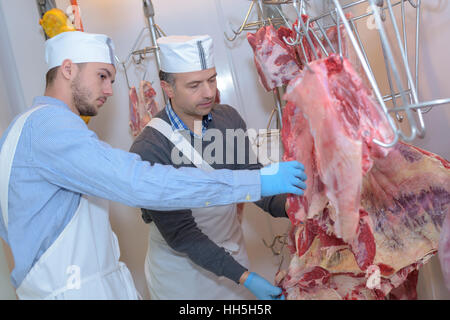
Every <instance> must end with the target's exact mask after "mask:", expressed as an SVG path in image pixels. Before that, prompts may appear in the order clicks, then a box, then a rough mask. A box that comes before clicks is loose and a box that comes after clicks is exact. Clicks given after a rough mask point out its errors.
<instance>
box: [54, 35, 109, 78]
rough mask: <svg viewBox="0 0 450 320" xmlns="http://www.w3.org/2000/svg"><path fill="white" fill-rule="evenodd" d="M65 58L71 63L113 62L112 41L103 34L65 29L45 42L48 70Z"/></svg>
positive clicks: (57, 65)
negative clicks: (65, 30)
mask: <svg viewBox="0 0 450 320" xmlns="http://www.w3.org/2000/svg"><path fill="white" fill-rule="evenodd" d="M66 59H70V60H72V62H73V63H85V62H103V63H108V64H112V65H115V64H114V43H113V41H112V40H111V38H109V37H108V36H106V35H104V34H93V33H86V32H81V31H67V32H63V33H60V34H58V35H57V36H54V37H53V38H51V39H49V40H47V41H46V42H45V60H46V62H47V66H48V70H50V69H52V68H54V67H59V66H61V65H62V63H63V61H64V60H66Z"/></svg>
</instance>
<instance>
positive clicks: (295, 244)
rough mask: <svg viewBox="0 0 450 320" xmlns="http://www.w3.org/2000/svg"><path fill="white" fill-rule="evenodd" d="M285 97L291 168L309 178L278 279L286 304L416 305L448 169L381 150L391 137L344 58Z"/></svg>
mask: <svg viewBox="0 0 450 320" xmlns="http://www.w3.org/2000/svg"><path fill="white" fill-rule="evenodd" d="M285 98H286V99H287V100H289V101H290V102H289V103H288V105H287V106H286V108H285V112H284V118H283V124H284V126H283V131H282V136H283V144H284V147H285V155H284V160H292V159H296V160H299V161H300V162H302V163H303V164H304V165H305V170H306V173H307V175H308V177H309V182H308V189H307V192H306V193H305V195H304V197H297V196H290V197H289V199H288V202H289V210H288V214H289V217H290V219H291V221H292V223H293V226H294V228H295V230H294V231H292V234H293V239H291V248H292V249H293V251H294V252H295V254H294V255H293V259H292V261H291V265H290V267H289V270H288V272H287V273H286V272H282V273H280V274H279V275H278V276H277V279H278V282H279V284H280V285H281V286H282V287H283V289H284V290H285V292H286V294H287V297H288V299H319V298H323V299H335V298H336V299H380V298H385V297H386V296H388V295H389V294H391V297H403V298H404V297H407V298H414V297H416V294H415V283H416V282H417V270H418V268H419V267H420V266H421V265H422V264H423V263H425V262H426V261H427V260H428V259H429V258H430V257H431V256H432V255H433V254H435V253H436V251H437V248H438V243H439V234H440V230H441V227H442V224H443V220H444V217H445V215H446V214H447V212H448V211H449V207H450V170H449V169H450V165H449V162H448V161H446V160H444V159H442V158H440V157H439V156H437V155H434V154H431V153H429V152H426V151H424V150H421V149H418V148H415V147H413V146H410V145H407V144H404V143H398V144H397V145H396V146H395V147H394V148H391V149H384V148H381V147H379V146H378V145H376V144H374V143H373V141H372V139H373V138H376V139H378V140H381V141H389V140H390V139H391V137H392V134H393V133H392V130H391V129H390V127H389V125H388V123H387V119H386V118H385V117H384V114H383V113H382V112H381V111H380V109H379V108H380V107H379V106H378V105H377V104H376V103H375V100H374V99H373V98H372V97H371V95H370V91H368V90H367V88H365V85H364V84H363V83H362V81H361V80H360V78H359V77H358V75H357V74H356V73H355V72H354V70H353V69H352V67H351V65H350V64H349V62H348V61H347V60H346V59H343V60H342V61H341V59H340V58H339V57H338V56H336V55H332V56H330V57H329V58H327V59H323V60H317V61H314V62H312V63H311V64H309V69H305V70H304V71H303V72H302V74H301V75H300V76H298V78H296V79H295V80H293V81H291V83H290V84H289V87H288V89H287V94H286V96H285ZM310 187H311V190H309V189H310ZM405 286H409V287H410V289H411V288H413V289H414V290H409V291H408V290H402V288H404V287H405ZM394 289H395V290H394ZM391 291H392V292H391ZM405 292H410V294H409V295H406V296H405V295H404V294H403V293H405Z"/></svg>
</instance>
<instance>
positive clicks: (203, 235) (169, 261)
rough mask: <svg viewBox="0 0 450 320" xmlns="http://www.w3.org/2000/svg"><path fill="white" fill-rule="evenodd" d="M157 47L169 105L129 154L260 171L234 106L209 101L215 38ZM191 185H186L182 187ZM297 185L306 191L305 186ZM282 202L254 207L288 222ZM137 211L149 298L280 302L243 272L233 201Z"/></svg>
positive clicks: (174, 40) (178, 39) (163, 41)
mask: <svg viewBox="0 0 450 320" xmlns="http://www.w3.org/2000/svg"><path fill="white" fill-rule="evenodd" d="M158 45H159V47H160V52H161V69H162V72H161V73H160V78H161V86H162V88H163V89H164V91H165V93H166V94H167V96H168V97H169V98H170V103H168V104H167V106H166V108H165V109H164V110H162V111H161V112H160V113H159V114H158V115H157V116H156V117H155V118H154V119H153V120H152V121H150V123H149V125H148V126H147V127H146V128H145V129H144V131H143V132H142V133H141V135H140V136H139V137H138V138H137V139H136V140H135V142H134V143H133V146H132V147H131V150H130V151H132V152H135V153H137V154H139V155H140V156H141V157H142V159H144V160H147V161H149V162H150V163H160V164H172V165H174V166H176V167H193V166H194V165H195V166H197V167H199V168H202V169H204V170H206V171H209V172H211V171H212V170H214V169H231V170H239V169H260V168H261V165H260V164H259V163H257V162H256V158H255V156H254V154H253V153H252V149H251V146H250V144H249V140H248V138H247V136H246V135H245V131H246V124H245V122H244V120H243V119H242V118H241V117H240V116H239V114H238V112H237V111H236V110H235V109H233V108H232V107H230V106H228V105H217V104H215V103H214V101H215V97H216V91H217V83H216V77H217V73H216V69H215V67H214V60H213V42H212V39H211V38H210V37H209V36H195V37H186V36H171V37H164V38H160V39H158ZM230 129H231V130H230ZM180 153H182V154H183V156H181V155H180ZM252 160H253V162H252ZM283 165H284V164H280V166H283ZM302 179H303V180H305V179H306V176H304V175H302ZM190 183H191V181H190V180H186V181H185V183H184V185H185V187H186V188H189V187H190ZM300 186H301V188H303V189H304V188H306V185H305V184H304V183H303V182H302V183H301V184H300ZM285 203H286V195H281V196H276V197H268V198H264V199H262V200H261V201H258V202H256V204H257V205H258V206H260V207H261V208H262V209H264V210H265V211H267V212H269V213H270V214H272V215H273V216H275V217H287V216H286V211H285ZM142 211H143V218H144V221H145V222H146V223H150V236H149V245H148V251H147V257H146V263H145V273H146V278H147V284H148V288H149V290H150V295H151V298H152V299H252V298H254V296H256V297H257V298H259V299H280V298H282V297H281V296H280V295H281V289H280V288H277V287H274V286H273V285H272V284H270V283H269V282H268V281H267V280H265V279H263V278H261V277H260V276H259V275H257V274H255V273H250V272H249V271H248V268H249V262H248V257H247V252H246V249H245V244H244V238H243V234H242V229H241V225H240V223H239V221H238V217H237V212H236V211H237V210H236V205H235V204H232V205H226V206H215V207H209V208H202V209H193V208H192V207H186V208H185V209H184V210H179V211H177V212H176V213H175V212H172V213H169V212H164V211H156V210H147V209H143V210H142ZM212 213H214V215H213V214H212ZM242 285H243V286H242ZM245 288H247V289H248V290H247V289H245ZM250 292H251V293H253V295H251V294H250Z"/></svg>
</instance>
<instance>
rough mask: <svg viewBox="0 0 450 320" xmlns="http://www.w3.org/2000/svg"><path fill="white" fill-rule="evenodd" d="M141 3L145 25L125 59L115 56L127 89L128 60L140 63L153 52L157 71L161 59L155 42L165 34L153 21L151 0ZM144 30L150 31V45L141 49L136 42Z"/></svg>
mask: <svg viewBox="0 0 450 320" xmlns="http://www.w3.org/2000/svg"><path fill="white" fill-rule="evenodd" d="M142 5H143V11H144V16H145V18H146V19H147V26H146V27H144V28H142V30H141V31H140V32H139V35H138V37H137V38H136V41H135V42H134V44H133V46H132V48H131V50H130V53H129V54H128V56H127V57H126V58H125V60H123V61H120V59H119V58H118V57H117V56H115V59H116V61H117V63H118V64H119V65H121V66H122V68H123V70H124V73H125V78H126V81H127V86H128V89H130V88H131V85H130V81H129V78H128V73H127V66H126V65H127V64H128V63H129V62H130V60H132V61H133V63H134V64H135V65H139V64H141V63H142V61H143V60H144V59H146V58H147V55H148V54H154V56H155V61H156V67H157V71H158V73H159V71H160V70H161V59H160V53H159V48H158V45H157V43H156V40H157V39H158V38H160V37H163V36H164V37H165V36H166V34H165V33H164V31H163V30H162V29H161V27H160V26H159V25H157V24H156V23H155V9H154V7H153V3H152V1H151V0H142ZM145 31H148V32H149V33H150V38H151V42H152V45H151V46H149V47H144V48H142V49H138V44H139V42H140V41H141V40H142V38H143V36H144V32H145ZM146 74H147V70H146V71H145V74H144V76H143V78H144V79H145V76H146ZM162 94H163V97H164V102H165V103H166V104H167V102H168V99H167V96H166V95H165V93H164V91H162Z"/></svg>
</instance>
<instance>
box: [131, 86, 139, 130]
mask: <svg viewBox="0 0 450 320" xmlns="http://www.w3.org/2000/svg"><path fill="white" fill-rule="evenodd" d="M128 97H129V102H130V106H129V111H130V128H131V133H132V134H133V136H135V137H136V136H137V135H138V134H139V133H140V132H141V127H140V124H139V122H140V117H139V109H140V107H139V97H138V95H137V92H136V87H134V86H133V87H131V88H130V91H129V92H128Z"/></svg>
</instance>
